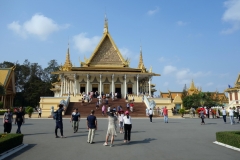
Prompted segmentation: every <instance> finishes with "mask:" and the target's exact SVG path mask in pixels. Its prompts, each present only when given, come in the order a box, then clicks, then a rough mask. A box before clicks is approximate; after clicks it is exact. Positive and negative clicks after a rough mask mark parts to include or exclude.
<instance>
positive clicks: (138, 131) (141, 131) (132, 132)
mask: <svg viewBox="0 0 240 160" xmlns="http://www.w3.org/2000/svg"><path fill="white" fill-rule="evenodd" d="M140 132H146V131H131V133H140Z"/></svg>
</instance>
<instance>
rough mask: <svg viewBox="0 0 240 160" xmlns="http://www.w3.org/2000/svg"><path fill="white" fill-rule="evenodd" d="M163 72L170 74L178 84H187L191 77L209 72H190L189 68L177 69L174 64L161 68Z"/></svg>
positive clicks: (205, 74) (198, 76) (197, 76)
mask: <svg viewBox="0 0 240 160" xmlns="http://www.w3.org/2000/svg"><path fill="white" fill-rule="evenodd" d="M163 74H165V75H172V76H173V77H175V78H176V81H177V83H179V84H189V83H190V82H191V80H192V79H197V78H201V77H206V76H209V75H211V72H202V71H198V72H192V71H191V70H190V69H189V68H183V69H179V68H177V67H175V66H172V65H167V66H165V67H164V68H163Z"/></svg>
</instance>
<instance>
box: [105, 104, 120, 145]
mask: <svg viewBox="0 0 240 160" xmlns="http://www.w3.org/2000/svg"><path fill="white" fill-rule="evenodd" d="M114 113H115V112H114V111H113V110H112V109H111V110H110V112H108V130H107V135H106V140H105V143H104V144H103V145H104V146H107V145H108V138H109V137H110V136H111V144H110V147H113V142H114V136H117V131H116V129H117V117H116V116H115V115H114Z"/></svg>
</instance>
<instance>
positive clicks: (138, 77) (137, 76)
mask: <svg viewBox="0 0 240 160" xmlns="http://www.w3.org/2000/svg"><path fill="white" fill-rule="evenodd" d="M138 78H139V75H137V96H138V92H139V91H138Z"/></svg>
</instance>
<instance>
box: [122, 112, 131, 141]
mask: <svg viewBox="0 0 240 160" xmlns="http://www.w3.org/2000/svg"><path fill="white" fill-rule="evenodd" d="M123 123H124V131H125V132H124V143H127V142H130V140H131V129H132V122H131V116H129V111H126V112H125V116H124V117H123Z"/></svg>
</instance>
